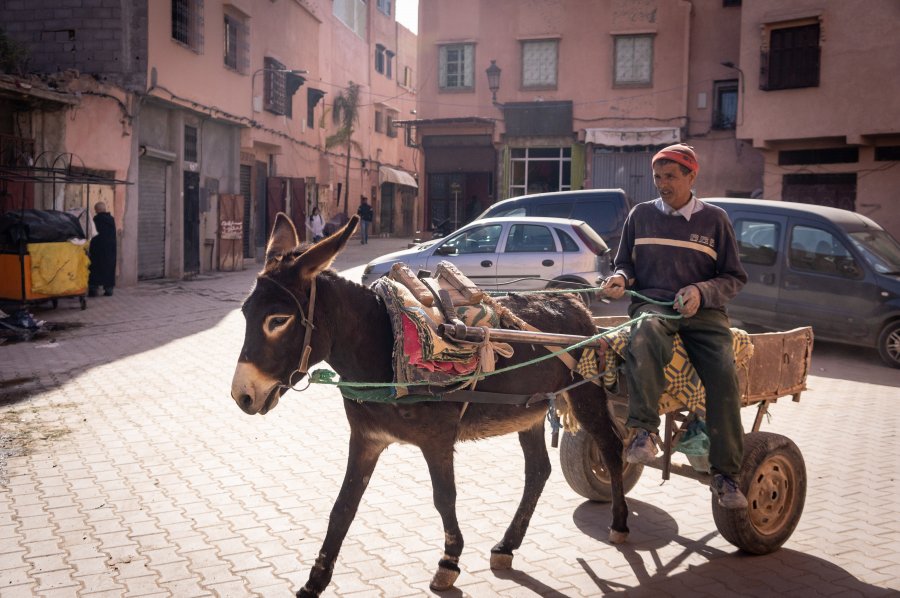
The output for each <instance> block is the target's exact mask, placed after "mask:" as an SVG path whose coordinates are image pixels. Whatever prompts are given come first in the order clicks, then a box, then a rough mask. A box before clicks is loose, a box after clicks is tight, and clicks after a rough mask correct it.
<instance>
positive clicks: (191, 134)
mask: <svg viewBox="0 0 900 598" xmlns="http://www.w3.org/2000/svg"><path fill="white" fill-rule="evenodd" d="M197 155H198V153H197V127H191V126H189V125H185V127H184V161H185V162H196V161H197Z"/></svg>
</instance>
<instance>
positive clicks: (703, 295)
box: [606, 144, 747, 509]
mask: <svg viewBox="0 0 900 598" xmlns="http://www.w3.org/2000/svg"><path fill="white" fill-rule="evenodd" d="M652 168H653V180H654V183H655V185H656V188H657V189H658V190H659V194H660V197H659V198H658V199H656V200H654V201H651V202H646V203H641V204H638V205H637V206H635V207H634V209H632V210H631V213H630V214H629V215H628V219H627V220H626V221H625V226H624V229H623V232H622V239H621V241H620V244H619V250H618V253H617V255H616V259H615V267H616V272H615V274H613V276H611V277H610V278H609V280H608V281H607V282H606V294H607V296H609V297H612V298H614V299H617V298H619V297H621V296H622V295H623V294H624V293H625V287H626V286H629V287H631V288H632V289H634V290H635V291H637V292H639V293H640V294H641V295H643V296H645V297H648V298H650V299H654V300H657V301H664V302H669V301H674V305H673V307H672V308H670V307H662V306H660V305H656V304H654V303H648V302H646V301H644V300H643V299H639V298H637V297H635V298H634V299H633V300H632V303H631V305H630V306H629V310H628V312H629V314H630V315H631V317H632V318H635V317H637V316H639V315H640V314H643V313H647V312H650V313H659V314H664V315H669V316H677V315H679V314H680V316H681V317H680V318H675V319H667V318H656V317H654V318H648V319H644V320H641V321H640V322H638V323H636V324H635V325H634V326H633V328H632V331H631V339H630V341H629V345H628V350H627V354H626V357H625V363H626V375H627V379H628V389H629V405H628V421H627V422H626V426H627V427H628V428H629V438H630V442H629V444H628V446H627V450H626V454H625V458H626V460H627V461H628V462H629V463H649V462H651V461H653V459H654V458H655V456H656V452H657V448H656V443H657V442H658V434H659V423H660V419H659V397H660V394H661V393H662V391H663V388H664V384H665V378H664V376H665V374H664V370H665V367H666V364H668V363H669V361H670V360H671V358H672V350H673V349H672V347H673V342H674V341H673V338H674V336H675V334H676V333H678V334H679V335H680V336H681V339H682V342H683V343H684V347H685V350H686V351H687V354H688V356H689V357H690V360H691V362H692V363H693V365H694V368H695V369H696V370H697V374H698V375H699V376H700V380H701V381H702V382H703V385H704V386H705V387H706V415H707V427H708V429H709V436H710V451H709V462H710V469H711V473H712V474H713V480H712V491H713V492H715V493H716V494H717V496H718V501H719V504H720V505H721V506H723V507H726V508H730V509H745V508H747V499H746V498H745V497H744V495H743V494H742V493H741V490H740V488H738V485H737V482H736V480H737V477H738V473H739V472H740V468H741V461H742V459H743V429H742V427H741V417H740V407H741V403H740V398H741V397H740V388H739V386H738V377H737V369H736V367H735V365H734V351H733V348H732V338H731V331H730V330H729V324H730V323H729V320H728V315H727V314H726V313H725V304H726V303H727V302H728V301H729V300H730V299H731V298H732V297H734V296H735V295H736V294H737V293H738V291H740V289H741V287H743V285H744V283H746V282H747V274H746V272H744V269H743V267H742V266H741V262H740V258H739V256H738V250H737V242H736V240H735V234H734V229H733V228H732V226H731V222H730V221H729V220H728V216H727V215H726V213H725V211H724V210H722V209H720V208H718V207H715V206H712V205H709V204H706V203H704V202H702V201H700V200H699V199H697V197H695V196H694V194H693V192H692V187H693V184H694V180H695V179H696V178H697V172H698V170H699V164H698V162H697V157H696V155H695V154H694V151H693V148H691V147H689V146H687V145H683V144H676V145H671V146H669V147H667V148H665V149H663V150H661V151H659V152H658V153H657V154H656V155H655V156H654V157H653V160H652Z"/></svg>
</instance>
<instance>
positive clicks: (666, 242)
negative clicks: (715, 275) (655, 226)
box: [634, 237, 719, 259]
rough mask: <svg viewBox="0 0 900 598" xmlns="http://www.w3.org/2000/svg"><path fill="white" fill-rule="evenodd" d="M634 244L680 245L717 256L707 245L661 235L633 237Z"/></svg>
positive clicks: (712, 256) (714, 257)
mask: <svg viewBox="0 0 900 598" xmlns="http://www.w3.org/2000/svg"><path fill="white" fill-rule="evenodd" d="M634 244H635V246H637V245H667V246H669V247H682V248H684V249H693V250H694V251H700V252H702V253H705V254H706V255H708V256H709V257H711V258H712V259H717V258H718V255H719V254H718V253H717V252H716V250H715V249H713V248H712V247H707V246H706V245H701V244H700V243H691V242H690V241H678V240H676V239H664V238H662V237H645V238H643V239H635V241H634Z"/></svg>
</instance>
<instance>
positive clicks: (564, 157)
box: [406, 0, 900, 236]
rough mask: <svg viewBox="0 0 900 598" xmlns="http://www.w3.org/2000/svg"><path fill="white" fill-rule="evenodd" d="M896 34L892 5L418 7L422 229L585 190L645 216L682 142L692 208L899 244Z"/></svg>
mask: <svg viewBox="0 0 900 598" xmlns="http://www.w3.org/2000/svg"><path fill="white" fill-rule="evenodd" d="M898 17H900V9H898V5H897V3H896V2H892V1H891V0H876V1H874V2H864V1H862V0H856V1H854V0H850V1H847V2H830V1H826V0H800V1H796V2H790V3H784V2H778V1H777V0H765V1H753V2H741V1H740V0H693V1H690V2H688V1H685V0H665V1H664V0H596V1H590V2H588V1H584V0H581V1H579V0H563V1H559V0H557V1H550V0H544V1H541V0H538V1H533V2H527V3H524V2H516V1H513V0H492V1H490V2H488V1H480V0H454V1H452V2H450V1H445V0H429V1H424V2H422V3H421V5H420V14H419V64H420V68H419V71H420V81H421V85H420V86H419V109H418V115H417V118H416V119H411V120H410V121H409V122H408V123H407V124H406V126H408V127H409V128H410V129H411V130H412V131H413V132H414V135H415V137H416V139H417V142H418V143H419V144H420V146H421V147H422V150H423V159H424V171H423V173H422V179H423V181H424V185H423V189H424V195H425V201H424V206H423V207H424V209H423V221H422V225H423V226H426V227H427V226H428V225H429V224H430V222H432V221H440V220H442V219H445V218H447V217H449V218H451V219H452V220H454V221H456V222H457V223H458V222H461V221H463V220H464V218H462V217H461V216H459V212H460V210H459V208H458V204H459V202H460V201H464V202H468V201H469V200H470V199H471V198H474V199H475V201H476V202H477V204H478V205H479V206H480V207H484V206H485V205H487V204H489V203H491V202H493V201H496V200H499V199H503V198H506V197H511V196H515V195H520V194H523V193H532V192H539V191H548V190H550V191H555V190H565V189H579V188H586V187H593V188H622V189H624V190H625V191H626V193H627V194H628V195H629V197H630V198H631V200H632V201H646V200H649V199H652V198H654V197H656V192H655V189H654V187H653V185H652V180H651V176H650V174H651V173H650V166H649V164H650V158H651V156H652V154H653V153H654V152H655V151H656V149H658V148H659V147H661V146H664V145H667V144H669V143H673V142H676V141H682V142H685V143H688V144H690V145H692V146H694V147H695V148H696V150H697V152H698V154H699V156H700V162H701V173H700V176H699V178H698V180H697V186H696V191H697V193H698V195H700V196H701V197H703V196H706V197H713V196H736V197H765V198H768V199H776V200H777V199H785V200H798V201H807V202H812V203H821V204H828V205H838V206H841V207H845V208H849V209H853V210H857V211H859V212H861V213H864V214H866V215H869V216H872V217H873V218H875V219H876V220H877V221H879V222H880V223H882V225H883V226H885V227H886V228H888V229H889V230H891V231H892V232H893V233H894V235H895V236H896V235H897V234H898V233H900V230H898V229H900V222H898V220H900V210H898V209H897V208H896V205H895V203H896V202H895V200H894V199H893V197H892V195H891V194H889V191H890V190H892V189H895V188H897V186H898V183H900V179H898V176H900V170H898V169H897V168H896V164H897V155H898V149H897V147H898V142H897V140H898V137H897V134H898V132H900V127H898V123H900V108H898V107H897V106H898V104H897V102H895V101H893V98H895V97H897V96H898V93H897V92H898V90H897V87H898V86H900V83H898V82H897V81H896V78H894V77H890V76H885V74H887V73H893V72H896V71H897V70H898V66H900V65H898V62H900V47H898V45H900V41H898V40H897V36H896V35H893V33H892V30H891V27H893V26H894V25H895V23H896V22H897V18H898ZM498 68H499V76H498V77H496V78H495V80H494V81H493V86H494V87H495V90H492V89H491V87H492V82H491V81H490V80H489V76H488V70H489V69H490V70H491V71H492V72H493V73H492V74H494V75H497V74H498V71H497V69H498ZM494 91H495V92H496V94H494ZM460 198H462V199H461V200H460ZM463 213H464V212H463ZM454 214H456V215H454Z"/></svg>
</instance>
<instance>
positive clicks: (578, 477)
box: [559, 428, 644, 502]
mask: <svg viewBox="0 0 900 598" xmlns="http://www.w3.org/2000/svg"><path fill="white" fill-rule="evenodd" d="M559 463H560V466H561V467H562V472H563V477H565V478H566V482H568V484H569V487H570V488H572V490H574V491H575V493H576V494H579V495H580V496H583V497H585V498H587V499H588V500H593V501H595V502H612V486H611V485H610V481H609V473H608V472H607V471H606V467H605V466H604V465H603V459H602V458H601V457H600V450H599V449H598V448H597V443H596V442H595V441H594V439H593V438H592V437H591V435H590V434H588V433H587V431H586V430H585V429H584V428H580V429H579V430H578V432H577V433H575V434H572V433H571V432H564V433H563V437H562V442H561V443H560V447H559ZM622 464H623V465H624V469H623V471H622V482H623V485H624V488H625V494H628V493H629V492H630V491H631V489H632V488H634V486H635V484H637V482H638V480H639V479H640V478H641V473H643V471H644V466H643V465H641V464H640V463H625V460H624V458H623V459H622Z"/></svg>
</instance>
